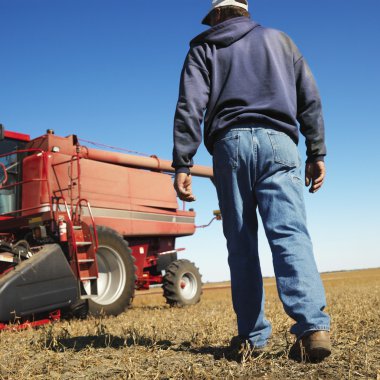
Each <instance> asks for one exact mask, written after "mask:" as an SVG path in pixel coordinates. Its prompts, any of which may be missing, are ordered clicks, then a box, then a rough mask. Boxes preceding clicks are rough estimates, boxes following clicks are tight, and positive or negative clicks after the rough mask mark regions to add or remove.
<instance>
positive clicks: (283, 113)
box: [173, 0, 331, 361]
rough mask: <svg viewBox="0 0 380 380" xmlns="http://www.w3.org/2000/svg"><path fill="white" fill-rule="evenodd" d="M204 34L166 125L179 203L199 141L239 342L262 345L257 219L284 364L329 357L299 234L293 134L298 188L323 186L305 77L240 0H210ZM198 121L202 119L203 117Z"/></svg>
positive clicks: (315, 100) (320, 295)
mask: <svg viewBox="0 0 380 380" xmlns="http://www.w3.org/2000/svg"><path fill="white" fill-rule="evenodd" d="M203 23H205V24H208V25H210V26H211V28H210V29H208V30H207V31H205V32H204V33H202V34H200V35H199V36H197V37H196V38H194V39H193V40H192V41H191V43H190V50H189V53H188V55H187V58H186V61H185V64H184V67H183V70H182V75H181V83H180V93H179V99H178V104H177V109H176V114H175V122H174V150H173V167H174V168H175V169H176V177H175V183H174V186H175V189H176V191H177V194H178V196H179V198H180V199H181V200H184V201H189V202H191V201H194V200H195V197H194V195H193V193H192V189H191V174H190V173H191V166H192V165H193V156H194V155H195V153H196V151H197V148H198V146H199V144H200V143H201V140H202V134H201V128H200V125H201V123H202V120H203V118H204V140H205V145H206V147H207V149H208V150H209V152H210V153H211V154H212V155H213V165H214V179H215V185H216V189H217V193H218V199H219V205H220V208H221V212H222V215H223V217H224V218H223V231H224V235H225V237H226V239H227V247H228V253H229V255H228V262H229V266H230V271H231V287H232V300H233V306H234V310H235V312H236V315H237V322H238V332H239V339H240V340H241V341H246V342H248V343H249V344H250V345H251V347H253V348H254V349H261V348H263V347H265V346H266V345H267V343H268V339H269V337H270V335H271V325H270V323H269V321H268V320H267V319H266V318H265V314H264V289H263V282H262V276H261V270H260V263H259V257H258V244H257V228H258V224H257V216H256V209H257V208H258V211H259V213H260V215H261V218H262V221H263V225H264V229H265V232H266V235H267V238H268V241H269V244H270V246H271V250H272V255H273V264H274V270H275V274H276V281H277V288H278V293H279V296H280V299H281V301H282V303H283V306H284V309H285V311H286V313H287V314H288V315H289V316H290V317H291V318H293V319H294V320H295V324H294V325H293V326H292V328H291V332H292V333H293V334H295V335H296V337H297V341H296V343H295V344H294V346H293V348H292V350H291V351H292V356H293V357H296V356H300V354H301V352H302V353H304V354H306V358H308V359H310V360H312V361H314V360H322V359H323V358H325V357H326V356H328V355H330V352H331V346H330V337H329V330H330V319H329V316H328V315H327V314H326V313H324V312H323V309H324V308H325V305H326V301H325V294H324V288H323V285H322V282H321V279H320V276H319V274H318V271H317V268H316V264H315V260H314V256H313V251H312V244H311V240H310V237H309V234H308V231H307V227H306V216H305V206H304V199H303V190H302V180H301V170H300V166H301V162H300V156H299V153H298V150H297V147H296V145H297V143H298V136H299V135H298V124H299V126H300V131H301V133H302V134H303V135H304V136H305V138H306V146H307V162H306V169H305V184H306V186H308V187H309V186H310V189H309V191H310V192H312V193H314V192H316V191H318V190H319V189H320V187H321V186H322V184H323V180H324V177H325V165H324V161H323V160H324V156H325V155H326V148H325V143H324V123H323V116H322V110H321V102H320V98H319V94H318V90H317V87H316V84H315V81H314V79H313V76H312V73H311V71H310V69H309V67H308V65H307V63H306V62H305V60H304V58H303V57H302V55H301V53H300V52H299V50H298V49H297V47H296V46H295V44H294V43H293V42H292V40H291V39H290V38H289V37H288V36H287V35H285V34H284V33H282V32H280V31H277V30H273V29H266V28H264V27H262V26H260V25H259V24H257V23H255V22H253V21H251V20H250V15H249V13H248V4H247V1H246V0H213V1H212V9H211V11H210V12H209V13H208V15H207V16H206V17H205V19H204V20H203ZM204 112H205V115H204Z"/></svg>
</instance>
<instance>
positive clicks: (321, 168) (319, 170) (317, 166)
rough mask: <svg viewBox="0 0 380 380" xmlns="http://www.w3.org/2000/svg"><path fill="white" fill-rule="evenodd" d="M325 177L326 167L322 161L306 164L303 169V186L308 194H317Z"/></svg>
mask: <svg viewBox="0 0 380 380" xmlns="http://www.w3.org/2000/svg"><path fill="white" fill-rule="evenodd" d="M325 175H326V167H325V163H324V162H323V161H316V162H307V163H306V167H305V186H306V187H309V186H310V184H311V186H310V189H309V192H310V193H315V192H317V191H318V190H319V189H320V188H321V186H322V185H323V181H324V179H325Z"/></svg>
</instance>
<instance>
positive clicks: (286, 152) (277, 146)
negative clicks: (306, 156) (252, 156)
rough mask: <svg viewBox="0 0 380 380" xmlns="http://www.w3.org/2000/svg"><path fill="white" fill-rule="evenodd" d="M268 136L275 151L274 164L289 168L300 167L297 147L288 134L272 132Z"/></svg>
mask: <svg viewBox="0 0 380 380" xmlns="http://www.w3.org/2000/svg"><path fill="white" fill-rule="evenodd" d="M268 136H269V140H270V142H271V145H272V149H273V159H274V162H276V163H278V164H281V165H285V166H288V167H297V166H300V157H299V153H298V149H297V145H296V144H295V143H294V141H293V140H292V139H291V138H290V137H289V136H288V135H287V134H286V133H283V132H277V131H272V130H270V131H268Z"/></svg>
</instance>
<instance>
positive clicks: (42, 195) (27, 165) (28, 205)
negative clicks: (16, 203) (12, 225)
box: [22, 154, 49, 215]
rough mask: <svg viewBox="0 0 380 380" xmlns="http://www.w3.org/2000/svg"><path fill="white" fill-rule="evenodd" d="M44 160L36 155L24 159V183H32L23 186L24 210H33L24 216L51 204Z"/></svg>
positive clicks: (41, 156)
mask: <svg viewBox="0 0 380 380" xmlns="http://www.w3.org/2000/svg"><path fill="white" fill-rule="evenodd" d="M43 160H44V158H43V155H42V154H34V155H32V156H29V157H26V158H24V161H23V181H30V182H26V183H24V184H23V185H22V209H24V210H25V209H31V211H25V212H24V213H23V215H26V214H35V213H36V210H37V209H38V208H39V207H40V206H41V205H44V204H46V203H49V193H48V186H47V183H46V181H45V177H44V162H43Z"/></svg>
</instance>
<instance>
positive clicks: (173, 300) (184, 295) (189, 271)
mask: <svg viewBox="0 0 380 380" xmlns="http://www.w3.org/2000/svg"><path fill="white" fill-rule="evenodd" d="M163 289H164V297H165V298H166V303H168V304H169V305H171V306H185V305H195V304H196V303H198V302H199V300H200V298H201V294H202V280H201V275H200V274H199V270H198V268H197V267H196V266H195V265H194V264H193V263H192V262H190V261H189V260H177V261H173V262H172V263H171V264H170V265H169V266H168V267H167V268H166V274H165V276H164V282H163Z"/></svg>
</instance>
